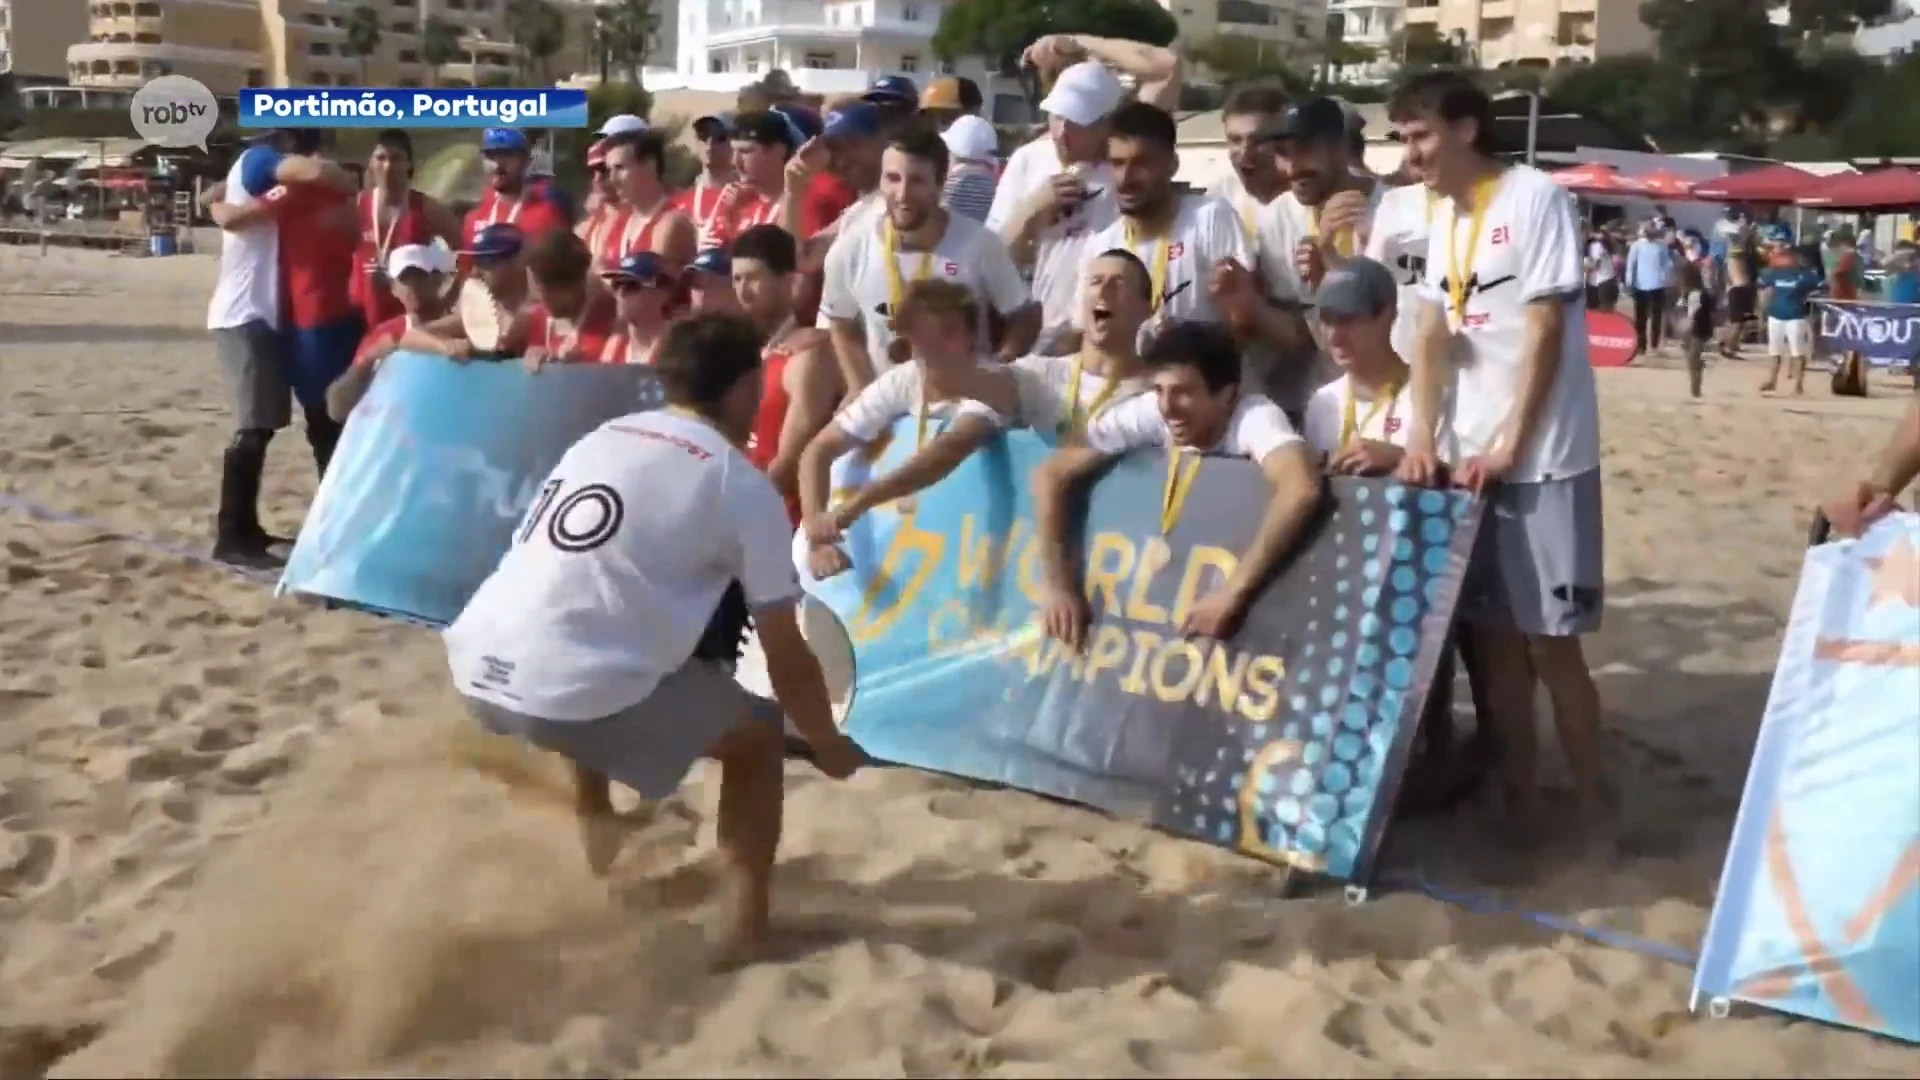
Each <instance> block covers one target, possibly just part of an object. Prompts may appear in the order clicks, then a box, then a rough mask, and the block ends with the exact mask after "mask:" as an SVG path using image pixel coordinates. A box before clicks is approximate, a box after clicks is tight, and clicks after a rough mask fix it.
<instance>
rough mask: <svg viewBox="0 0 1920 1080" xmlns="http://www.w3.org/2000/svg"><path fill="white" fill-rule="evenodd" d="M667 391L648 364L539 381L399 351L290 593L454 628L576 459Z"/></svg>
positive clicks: (326, 495) (298, 551) (323, 497)
mask: <svg viewBox="0 0 1920 1080" xmlns="http://www.w3.org/2000/svg"><path fill="white" fill-rule="evenodd" d="M658 387H659V383H658V381H657V380H656V379H655V377H654V375H653V373H652V372H651V371H650V370H648V369H647V368H645V367H640V366H634V365H626V364H619V365H602V364H569V365H553V366H550V367H547V368H545V369H543V370H541V371H540V372H539V373H538V374H533V373H530V372H528V371H527V370H526V369H525V368H524V367H522V366H521V365H520V364H518V363H511V362H509V363H469V364H456V363H454V362H453V361H451V360H446V359H442V358H440V357H435V356H426V355H422V354H419V353H395V354H394V355H393V356H390V357H388V358H387V360H386V362H385V364H383V365H382V366H381V369H380V374H379V375H378V376H377V377H376V378H375V379H374V380H373V386H372V387H371V388H370V389H369V390H368V391H367V396H366V397H365V398H364V399H362V400H361V402H360V404H359V406H358V407H357V408H355V409H354V410H353V414H352V415H351V416H350V417H349V418H348V421H347V428H346V431H345V432H344V433H343V434H342V435H341V437H340V446H339V449H338V450H336V451H335V452H334V456H333V462H332V464H331V465H330V466H329V467H328V469H327V477H326V479H325V480H324V481H322V482H321V484H320V490H319V491H317V492H316V493H315V494H314V499H313V506H312V507H311V508H310V509H309V510H308V511H307V520H306V522H305V524H304V525H302V526H301V529H300V536H299V539H298V540H297V541H296V542H295V543H294V547H293V553H292V555H291V556H290V557H289V559H288V560H287V568H286V572H285V573H284V574H283V575H282V576H281V578H280V587H279V590H278V591H279V592H281V593H288V592H297V593H307V594H310V595H313V596H322V597H327V598H329V599H332V600H338V601H341V602H343V603H347V604H351V605H353V606H355V607H361V608H366V609H368V610H372V611H378V612H382V613H384V614H389V615H399V616H403V617H406V618H409V619H414V620H417V621H420V622H425V623H431V624H435V625H445V624H446V623H449V622H452V621H453V619H454V616H456V615H458V614H460V610H461V609H462V608H463V607H465V606H466V603H467V598H468V597H470V596H472V595H473V592H474V590H475V589H478V588H479V587H480V583H481V582H482V581H484V580H486V577H487V575H488V574H490V573H492V572H493V568H494V567H495V566H496V565H498V564H499V562H500V557H501V556H502V555H504V554H505V553H506V551H507V549H508V548H509V547H510V546H512V542H513V530H514V528H515V526H517V525H518V524H519V523H520V519H521V517H522V515H523V514H524V513H525V511H526V509H527V507H528V506H529V505H530V504H531V503H532V502H533V497H534V494H535V493H536V492H537V491H539V489H540V485H541V483H542V482H544V481H545V480H546V478H547V474H548V473H549V472H551V471H552V470H553V467H554V465H556V464H557V463H558V462H559V461H560V458H561V456H562V455H564V454H565V453H566V452H567V449H568V448H569V447H571V446H572V445H573V444H574V443H575V442H576V441H578V440H579V439H580V437H581V436H583V435H585V434H587V433H588V432H590V431H592V430H593V429H594V428H597V427H599V426H600V425H601V424H603V423H605V422H606V421H608V420H611V419H613V418H615V417H617V416H624V415H625V414H627V413H631V412H637V411H639V410H641V409H645V408H651V407H653V406H655V405H657V404H658V403H659V393H658Z"/></svg>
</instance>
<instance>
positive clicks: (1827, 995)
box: [1694, 514, 1920, 1042]
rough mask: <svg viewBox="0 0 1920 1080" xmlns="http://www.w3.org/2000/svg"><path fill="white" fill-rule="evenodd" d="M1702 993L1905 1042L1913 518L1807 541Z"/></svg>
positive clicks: (1914, 952) (1915, 745)
mask: <svg viewBox="0 0 1920 1080" xmlns="http://www.w3.org/2000/svg"><path fill="white" fill-rule="evenodd" d="M1702 998H1706V999H1708V1000H1709V1001H1710V1002H1711V1003H1712V1005H1713V1006H1714V1007H1715V1008H1716V1010H1719V1009H1724V1007H1725V1005H1726V1003H1727V1002H1730V1001H1742V1002H1749V1003H1752V1004H1757V1005H1764V1006H1766V1007H1768V1008H1771V1009H1779V1010H1781V1011H1782V1012H1789V1013H1794V1014H1796V1015H1799V1016H1805V1017H1810V1018H1812V1019H1815V1020H1824V1021H1827V1022H1830V1023H1836V1024H1845V1025H1848V1026H1850V1027H1856V1028H1863V1029H1865V1030H1868V1031H1873V1032H1878V1033H1880V1034H1882V1035H1890V1036H1893V1037H1894V1038H1898V1039H1903V1040H1906V1041H1908V1042H1920V515H1916V514H1898V515H1894V516H1893V517H1890V518H1887V519H1885V520H1883V521H1881V522H1880V523H1879V524H1878V525H1876V526H1874V527H1873V528H1872V529H1871V530H1869V531H1868V533H1867V534H1866V535H1865V536H1864V537H1862V538H1860V539H1858V540H1846V541H1840V542H1837V543H1831V544H1823V545H1820V546H1818V547H1815V548H1813V549H1811V550H1810V551H1808V553H1807V559H1806V564H1805V566H1804V567H1803V568H1802V570H1801V574H1800V588H1799V592H1798V593H1797V594H1795V596H1794V601H1793V613H1792V615H1791V616H1790V617H1789V620H1788V624H1787V631H1786V640H1785V641H1784V643H1783V644H1782V646H1781V649H1780V663H1779V666H1778V667H1777V668H1775V669H1774V676H1773V690H1772V692H1771V694H1770V695H1769V696H1768V699H1767V711H1766V714H1765V716H1764V718H1763V719H1762V721H1761V726H1760V739H1759V743H1758V745H1757V746H1756V747H1755V749H1754V755H1753V763H1752V765H1751V767H1750V769H1749V771H1748V773H1747V787H1746V793H1745V794H1744V795H1743V796H1742V798H1741V802H1740V813H1739V816H1738V817H1737V818H1736V819H1735V822H1734V829H1733V843H1732V845H1731V847H1730V848H1729V849H1728V851H1727V861H1726V866H1725V868H1724V869H1723V870H1722V872H1721V876H1720V891H1719V895H1718V897H1717V898H1716V902H1715V904H1714V908H1713V916H1712V918H1711V920H1710V921H1709V922H1708V924H1707V938H1706V942H1705V945H1704V947H1703V948H1702V950H1701V958H1700V966H1699V968H1698V970H1697V972H1696V974H1695V979H1694V1003H1695V1005H1696V1006H1698V1005H1699V1003H1700V1001H1701V999H1702Z"/></svg>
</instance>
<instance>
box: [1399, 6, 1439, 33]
mask: <svg viewBox="0 0 1920 1080" xmlns="http://www.w3.org/2000/svg"><path fill="white" fill-rule="evenodd" d="M1407 25H1408V26H1432V27H1436V28H1437V27H1439V25H1440V9H1439V8H1438V7H1414V6H1413V5H1412V4H1408V5H1407Z"/></svg>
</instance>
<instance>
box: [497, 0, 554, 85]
mask: <svg viewBox="0 0 1920 1080" xmlns="http://www.w3.org/2000/svg"><path fill="white" fill-rule="evenodd" d="M506 21H507V36H508V37H510V38H512V39H513V43H514V45H516V46H517V47H518V50H517V51H518V52H519V57H518V60H519V63H520V67H521V74H522V75H523V76H525V77H529V78H533V79H537V80H538V81H539V82H541V83H549V82H552V81H553V80H552V77H551V75H550V73H549V72H548V70H547V69H548V68H549V67H550V66H551V65H552V62H553V58H554V57H555V56H557V55H559V53H560V51H561V50H562V49H565V48H566V47H567V18H566V16H565V15H564V14H562V13H561V11H560V9H559V8H557V7H555V6H554V5H553V4H552V3H550V2H549V0H507V20H506Z"/></svg>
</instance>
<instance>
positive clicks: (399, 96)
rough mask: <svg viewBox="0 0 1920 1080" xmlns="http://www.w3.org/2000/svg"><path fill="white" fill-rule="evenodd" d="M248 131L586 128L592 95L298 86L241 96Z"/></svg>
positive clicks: (242, 120) (552, 91)
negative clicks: (259, 129) (250, 129)
mask: <svg viewBox="0 0 1920 1080" xmlns="http://www.w3.org/2000/svg"><path fill="white" fill-rule="evenodd" d="M240 126H241V127H243V128H294V127H308V128H316V127H317V128H487V127H539V128H583V127H586V126H587V92H586V91H585V90H560V89H556V88H553V87H544V88H541V89H536V90H481V89H447V88H439V89H433V90H389V89H380V88H369V87H344V86H341V87H327V88H324V89H323V88H321V87H317V86H299V87H284V88H275V89H271V90H242V91H240Z"/></svg>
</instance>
